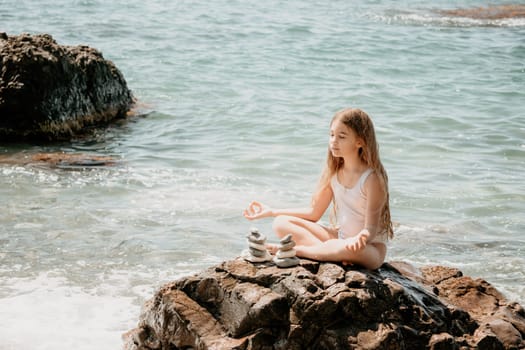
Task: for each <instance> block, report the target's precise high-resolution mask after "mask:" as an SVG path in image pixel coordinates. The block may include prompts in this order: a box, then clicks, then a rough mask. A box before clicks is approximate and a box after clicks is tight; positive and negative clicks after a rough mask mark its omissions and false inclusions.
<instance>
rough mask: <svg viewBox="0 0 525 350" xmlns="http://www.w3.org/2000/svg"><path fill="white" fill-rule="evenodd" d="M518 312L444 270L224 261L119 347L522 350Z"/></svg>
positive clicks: (158, 301) (523, 317) (174, 294)
mask: <svg viewBox="0 0 525 350" xmlns="http://www.w3.org/2000/svg"><path fill="white" fill-rule="evenodd" d="M524 336H525V312H524V310H523V308H522V307H521V306H520V305H519V304H517V303H512V302H509V301H507V300H506V299H505V298H504V296H503V295H501V294H500V293H499V292H498V291H497V290H496V289H494V288H493V287H492V286H491V285H490V284H489V283H487V282H486V281H483V280H480V279H472V278H470V277H467V276H463V274H462V273H461V271H459V270H457V269H454V268H448V267H443V266H428V267H423V268H420V269H417V268H415V267H413V266H411V265H409V264H406V263H402V262H391V263H387V264H384V265H383V266H382V267H381V268H380V269H378V270H377V271H368V270H364V269H360V268H357V267H346V266H341V265H338V264H332V263H318V262H313V261H309V260H305V259H301V264H300V265H299V266H295V267H291V268H286V269H283V268H278V267H276V266H275V265H273V264H271V263H261V264H254V263H251V262H248V261H245V260H244V259H241V258H239V259H235V260H232V261H226V262H224V263H222V264H220V265H217V266H214V267H211V268H209V269H207V270H205V271H203V272H201V273H199V274H196V275H193V276H188V277H186V278H182V279H180V280H177V281H174V282H171V283H168V284H166V285H164V286H163V287H162V288H161V289H160V290H159V291H158V292H157V293H156V294H155V296H154V297H153V298H152V299H151V300H149V301H147V302H146V303H145V305H144V307H143V310H142V314H141V316H140V321H139V324H138V327H137V328H135V329H133V330H131V331H129V332H128V333H126V334H125V335H124V336H123V338H124V342H125V346H124V348H125V349H128V350H131V349H434V350H437V349H478V348H479V349H522V348H524V347H525V342H524Z"/></svg>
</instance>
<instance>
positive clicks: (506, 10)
mask: <svg viewBox="0 0 525 350" xmlns="http://www.w3.org/2000/svg"><path fill="white" fill-rule="evenodd" d="M439 12H440V13H441V14H443V15H446V16H455V17H467V18H472V19H487V20H497V19H505V18H521V17H525V5H493V6H487V7H474V8H464V9H454V10H443V11H439Z"/></svg>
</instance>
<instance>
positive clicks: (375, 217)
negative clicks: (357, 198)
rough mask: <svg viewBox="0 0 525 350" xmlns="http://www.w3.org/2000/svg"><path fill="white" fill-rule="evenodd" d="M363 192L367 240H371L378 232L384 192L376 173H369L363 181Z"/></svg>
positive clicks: (383, 203) (384, 197) (380, 228)
mask: <svg viewBox="0 0 525 350" xmlns="http://www.w3.org/2000/svg"><path fill="white" fill-rule="evenodd" d="M364 190H365V193H366V195H367V198H368V199H367V204H366V214H365V215H366V216H365V227H364V229H366V230H368V232H369V233H370V238H369V239H368V241H369V242H370V241H373V240H374V238H375V236H376V235H377V234H379V233H380V230H382V229H383V228H382V227H381V211H382V209H383V206H384V205H385V200H386V193H385V186H383V183H382V181H381V180H380V179H379V177H378V176H377V174H376V173H372V174H370V176H368V178H367V179H366V182H365V188H364Z"/></svg>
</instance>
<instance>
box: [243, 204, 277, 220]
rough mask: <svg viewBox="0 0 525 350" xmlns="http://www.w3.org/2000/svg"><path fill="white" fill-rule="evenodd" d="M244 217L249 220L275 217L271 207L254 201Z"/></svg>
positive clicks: (245, 211)
mask: <svg viewBox="0 0 525 350" xmlns="http://www.w3.org/2000/svg"><path fill="white" fill-rule="evenodd" d="M242 215H244V217H245V218H246V219H248V220H255V219H261V218H266V217H269V216H273V213H272V209H271V208H270V207H269V206H267V205H265V204H263V203H261V202H257V201H253V202H251V203H250V205H248V208H246V209H245V210H244V211H243V213H242Z"/></svg>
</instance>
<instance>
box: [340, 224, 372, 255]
mask: <svg viewBox="0 0 525 350" xmlns="http://www.w3.org/2000/svg"><path fill="white" fill-rule="evenodd" d="M369 238H370V232H368V230H367V229H366V228H365V229H363V230H361V232H359V233H358V234H357V236H355V237H350V238H347V239H346V240H345V241H346V249H348V250H349V251H351V252H352V253H357V252H358V251H360V250H363V249H364V248H365V247H366V244H367V243H368V239H369Z"/></svg>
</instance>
